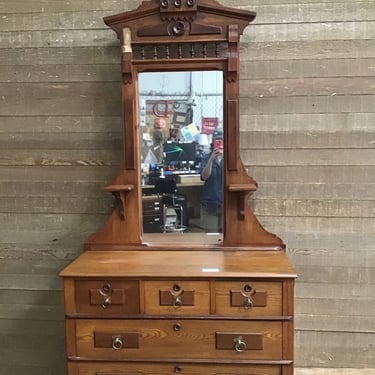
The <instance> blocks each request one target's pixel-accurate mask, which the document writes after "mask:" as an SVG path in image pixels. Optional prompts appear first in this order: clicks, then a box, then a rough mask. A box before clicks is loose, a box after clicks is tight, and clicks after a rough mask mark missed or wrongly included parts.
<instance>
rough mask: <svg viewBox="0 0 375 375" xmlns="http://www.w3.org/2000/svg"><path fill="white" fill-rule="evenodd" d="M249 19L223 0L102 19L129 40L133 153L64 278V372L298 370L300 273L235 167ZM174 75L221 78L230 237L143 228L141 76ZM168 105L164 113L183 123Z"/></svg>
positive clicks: (124, 60) (149, 5)
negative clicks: (105, 214) (106, 211)
mask: <svg viewBox="0 0 375 375" xmlns="http://www.w3.org/2000/svg"><path fill="white" fill-rule="evenodd" d="M254 18H255V13H254V12H250V11H245V10H239V9H234V8H228V7H223V6H221V5H220V4H219V3H218V2H217V1H216V0H147V1H144V2H143V3H141V4H140V6H139V7H138V8H137V9H135V10H132V11H129V12H124V13H120V14H116V15H113V16H108V17H105V18H104V22H105V23H106V24H107V25H108V26H109V27H110V28H111V29H112V30H114V31H115V32H116V34H117V37H118V39H119V41H120V51H121V54H120V55H121V100H122V126H123V133H124V148H123V153H124V154H123V155H122V161H121V166H120V170H119V172H118V174H117V175H116V176H115V177H114V178H113V180H112V181H110V183H109V184H108V185H107V186H106V187H105V190H106V191H108V192H109V193H111V194H112V195H113V197H114V199H115V200H116V204H115V208H114V210H113V212H112V213H111V215H110V216H109V218H108V220H107V221H106V223H105V224H104V226H103V227H102V228H101V229H100V230H99V231H97V232H96V233H93V234H92V235H90V236H89V237H88V238H87V239H86V241H85V244H84V251H83V253H82V254H81V255H80V256H78V258H77V259H76V260H75V261H74V262H72V263H71V264H70V265H68V266H67V267H66V268H65V269H64V270H63V271H62V272H61V276H62V277H63V280H64V296H65V314H66V347H67V360H68V375H168V374H176V373H181V374H186V375H203V374H204V375H206V374H208V375H292V374H293V361H294V354H293V336H294V328H293V321H294V279H295V277H296V275H295V272H294V270H293V267H292V265H291V263H290V261H289V260H288V258H287V256H286V252H285V245H284V243H283V241H282V240H281V239H280V238H279V237H277V236H276V235H274V234H272V233H270V232H268V231H267V230H266V229H264V228H263V226H262V225H261V224H260V222H259V221H258V219H257V218H256V216H255V215H254V213H253V212H252V210H251V208H250V205H249V204H248V201H249V199H250V196H251V194H252V193H254V192H255V191H256V189H257V183H256V182H255V181H254V180H253V178H252V177H250V176H248V175H247V173H246V170H245V167H244V165H243V164H242V161H241V158H240V146H239V139H240V132H239V128H240V124H239V118H240V116H239V112H240V111H239V92H240V90H239V66H240V64H239V42H240V36H241V34H242V33H243V30H244V28H245V27H247V26H248V24H249V23H250V22H251V21H252V20H253V19H254ZM176 71H178V72H181V71H184V72H185V73H188V74H190V76H191V77H192V76H193V73H194V72H197V71H198V72H202V73H203V74H202V76H203V75H204V74H205V72H206V71H210V72H215V73H218V72H219V74H216V77H220V78H219V79H220V84H219V85H218V86H220V87H221V94H220V95H221V96H220V98H221V99H220V100H222V103H219V107H220V108H222V114H220V121H219V117H218V118H217V121H216V124H218V123H219V122H220V124H221V123H222V133H223V144H224V150H223V158H222V162H221V163H220V165H221V168H223V169H222V170H223V176H224V182H223V186H222V189H223V196H224V201H223V204H222V206H220V210H218V211H217V212H219V213H222V214H223V218H222V219H223V220H222V222H223V223H224V230H223V233H222V234H215V235H214V234H212V233H211V234H205V233H202V232H201V233H188V231H187V232H186V233H159V234H156V233H153V234H150V233H147V232H148V231H149V230H150V231H151V230H152V228H153V226H154V225H155V222H154V221H153V222H152V223H151V225H149V226H147V215H148V214H149V213H150V206H149V205H148V203H150V204H151V214H152V215H153V218H154V217H155V215H154V213H155V210H154V208H155V202H156V201H155V200H154V198H150V200H149V202H148V201H147V198H144V199H142V183H141V171H142V170H143V168H142V162H141V157H142V156H141V155H144V154H147V153H144V152H141V150H140V148H141V144H142V145H143V144H144V143H145V142H143V137H141V135H140V133H141V129H140V128H141V125H140V123H141V120H140V118H141V115H140V113H141V107H146V106H143V104H142V101H141V100H140V91H141V90H140V88H139V87H138V82H139V76H140V74H149V73H150V72H154V74H155V75H156V76H160V75H161V74H166V75H165V76H163V78H164V77H165V78H166V80H165V81H166V82H167V81H168V82H175V81H174V80H173V79H172V78H171V77H172V75H171V74H169V75H168V73H173V72H176ZM147 77H149V75H148V76H147ZM173 77H174V76H173ZM176 84H177V82H176ZM160 86H161V85H159V87H156V88H155V90H156V91H157V90H159V89H160ZM200 86H202V87H203V86H204V85H203V83H201V85H200ZM190 88H191V89H192V85H190ZM155 90H151V91H152V92H153V91H155ZM179 90H180V88H176V89H175V92H179ZM156 91H155V92H156ZM190 94H191V95H189V98H190V97H193V96H194V95H193V94H194V92H193V91H191V92H190ZM208 94H209V93H208ZM208 96H209V95H207V97H208ZM202 98H203V96H202ZM103 100H105V98H103ZM176 100H177V99H176ZM185 100H186V102H187V101H188V100H187V99H185ZM170 103H171V102H170V101H167V100H163V101H162V103H161V104H162V106H161V108H162V109H163V110H164V113H165V116H166V117H165V118H167V116H169V117H168V118H175V119H177V118H178V117H181V116H180V115H179V116H172V114H171V113H170V112H171V111H174V110H175V109H176V108H177V109H178V111H181V108H182V106H181V105H180V104H181V103H178V106H177V105H175V104H173V105H172V106H171V105H170ZM172 103H173V101H172ZM158 106H159V102H158V101H155V102H154V107H153V109H154V114H155V116H159V112H160V108H159V107H158ZM190 109H191V108H190ZM174 114H176V112H175V113H174ZM190 114H191V111H190ZM182 117H183V118H185V117H184V116H182ZM156 120H157V119H156V118H155V121H156ZM142 121H145V120H144V118H143V119H142ZM176 121H177V120H176ZM155 123H156V122H155ZM164 123H166V120H165V119H164ZM202 123H203V120H202ZM174 126H180V125H179V124H178V123H176V124H175V125H174ZM169 130H174V131H175V130H178V129H177V128H173V129H172V128H170V129H169ZM174 133H176V134H177V133H178V132H174ZM206 135H207V134H206ZM160 136H162V135H161V133H160V132H159V133H158V137H159V138H160ZM151 138H152V137H148V138H145V139H146V140H147V139H151ZM146 143H147V142H146ZM195 198H196V199H197V202H198V201H199V197H195ZM146 201H147V202H146ZM159 203H160V202H159ZM197 206H198V205H197ZM195 208H196V211H199V206H198V207H195ZM158 217H159V216H158ZM160 218H161V217H160ZM145 221H146V225H144V223H145Z"/></svg>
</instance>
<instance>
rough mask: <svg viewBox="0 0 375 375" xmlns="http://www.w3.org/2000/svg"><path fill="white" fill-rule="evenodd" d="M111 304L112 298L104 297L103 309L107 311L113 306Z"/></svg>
mask: <svg viewBox="0 0 375 375" xmlns="http://www.w3.org/2000/svg"><path fill="white" fill-rule="evenodd" d="M111 303H112V300H111V296H103V303H102V307H103V309H106V308H107V307H108V306H111Z"/></svg>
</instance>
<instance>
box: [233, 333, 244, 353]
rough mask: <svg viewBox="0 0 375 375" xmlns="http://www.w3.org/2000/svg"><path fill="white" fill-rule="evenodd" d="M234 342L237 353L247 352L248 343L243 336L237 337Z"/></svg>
mask: <svg viewBox="0 0 375 375" xmlns="http://www.w3.org/2000/svg"><path fill="white" fill-rule="evenodd" d="M233 341H234V342H235V347H234V349H235V350H236V352H237V353H242V352H244V351H245V350H246V342H245V341H244V339H243V337H242V336H238V337H236V338H235V339H234V340H233Z"/></svg>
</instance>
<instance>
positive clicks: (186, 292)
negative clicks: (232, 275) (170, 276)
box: [144, 280, 210, 315]
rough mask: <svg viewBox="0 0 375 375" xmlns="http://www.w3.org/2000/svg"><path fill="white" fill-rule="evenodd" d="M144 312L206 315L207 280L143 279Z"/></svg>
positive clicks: (207, 298) (208, 303)
mask: <svg viewBox="0 0 375 375" xmlns="http://www.w3.org/2000/svg"><path fill="white" fill-rule="evenodd" d="M144 293H145V313H146V314H150V315H208V314H209V313H210V284H209V282H208V281H184V280H175V281H145V282H144Z"/></svg>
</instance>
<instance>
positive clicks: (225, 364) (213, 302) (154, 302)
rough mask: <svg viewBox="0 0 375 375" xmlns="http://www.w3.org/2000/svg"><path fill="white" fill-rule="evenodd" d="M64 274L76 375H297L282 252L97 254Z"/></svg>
mask: <svg viewBox="0 0 375 375" xmlns="http://www.w3.org/2000/svg"><path fill="white" fill-rule="evenodd" d="M62 276H63V277H64V286H65V306H66V319H67V352H68V359H69V374H70V375H73V374H74V375H99V374H100V375H115V374H116V375H120V374H121V375H129V374H158V375H159V374H160V375H165V374H174V373H181V374H189V375H191V374H194V375H198V374H202V375H203V374H212V375H217V374H236V375H250V374H251V375H255V374H257V375H258V374H259V375H260V374H262V375H286V374H288V375H290V374H292V373H293V367H292V364H293V334H294V333H293V332H294V331H293V285H294V277H295V274H294V271H293V269H292V268H291V266H290V263H289V262H288V260H287V258H286V256H285V253H284V252H282V251H264V250H263V251H246V252H243V251H236V250H235V249H233V251H225V252H223V251H221V250H218V249H210V250H208V249H205V250H200V249H199V248H196V249H191V250H182V251H181V250H178V251H174V250H170V251H165V250H162V251H160V250H158V249H150V250H141V251H139V250H133V251H110V252H108V251H90V252H85V253H84V254H83V255H82V256H81V257H79V258H78V259H77V260H76V261H75V262H73V263H72V264H71V265H69V266H68V267H67V268H66V269H65V270H64V271H63V272H62Z"/></svg>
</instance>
